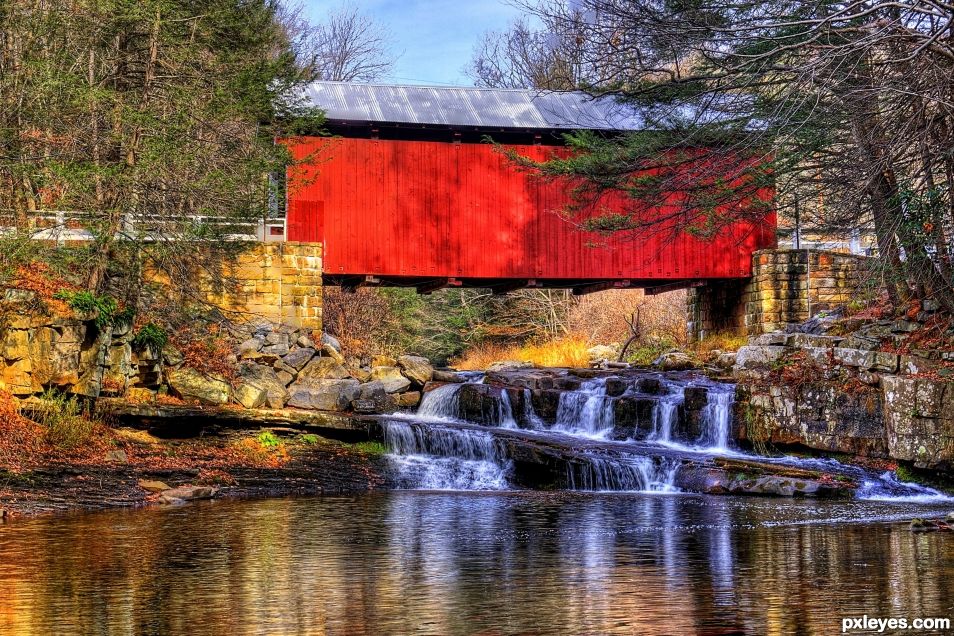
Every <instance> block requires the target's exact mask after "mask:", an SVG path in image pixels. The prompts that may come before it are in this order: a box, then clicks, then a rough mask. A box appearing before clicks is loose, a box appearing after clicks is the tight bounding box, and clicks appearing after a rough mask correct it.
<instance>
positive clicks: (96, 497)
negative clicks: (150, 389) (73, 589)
mask: <svg viewBox="0 0 954 636" xmlns="http://www.w3.org/2000/svg"><path fill="white" fill-rule="evenodd" d="M277 433H279V434H282V435H281V436H279V435H278V434H276V431H260V430H245V431H242V430H235V431H229V432H228V433H227V434H222V435H213V436H209V437H201V438H193V439H175V440H171V439H170V440H163V439H159V438H156V437H153V436H152V435H149V434H148V433H146V432H145V431H141V430H132V429H126V428H124V429H110V430H109V431H108V435H109V440H110V442H109V444H108V445H107V446H108V450H103V449H84V450H83V451H80V452H75V453H73V454H72V455H71V456H69V457H67V458H64V459H62V460H60V461H48V462H36V463H30V464H28V465H26V466H19V467H18V468H17V469H16V470H9V469H2V468H0V511H2V512H0V515H2V516H3V518H4V519H14V518H16V517H27V516H35V515H40V514H48V513H58V512H67V511H77V510H97V509H105V508H136V507H143V506H151V505H176V504H178V503H180V502H181V501H183V500H187V499H193V498H194V499H202V498H211V497H215V498H261V497H282V496H288V495H318V494H343V493H356V492H366V491H370V490H375V489H378V488H381V487H385V486H386V484H387V476H386V473H385V470H384V461H385V460H384V457H383V450H384V449H383V447H382V446H381V445H380V444H375V443H356V444H349V443H344V442H338V441H334V440H330V439H327V438H325V437H320V436H318V435H315V434H310V433H305V434H301V433H295V432H293V431H277Z"/></svg>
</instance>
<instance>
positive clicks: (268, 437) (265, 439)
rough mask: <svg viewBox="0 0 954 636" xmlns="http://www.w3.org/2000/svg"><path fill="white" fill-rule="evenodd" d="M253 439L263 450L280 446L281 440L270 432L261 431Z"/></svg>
mask: <svg viewBox="0 0 954 636" xmlns="http://www.w3.org/2000/svg"><path fill="white" fill-rule="evenodd" d="M255 439H257V440H258V443H259V444H261V445H262V446H264V447H265V448H278V447H279V446H281V444H282V440H281V439H279V437H278V436H277V435H275V433H273V432H272V431H262V432H261V433H259V434H258V437H256V438H255Z"/></svg>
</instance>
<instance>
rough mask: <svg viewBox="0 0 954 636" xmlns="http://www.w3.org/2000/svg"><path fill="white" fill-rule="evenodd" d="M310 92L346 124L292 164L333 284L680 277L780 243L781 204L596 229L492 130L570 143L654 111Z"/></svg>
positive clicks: (298, 142) (313, 140)
mask: <svg viewBox="0 0 954 636" xmlns="http://www.w3.org/2000/svg"><path fill="white" fill-rule="evenodd" d="M309 94H310V97H311V99H312V101H313V103H315V104H316V105H318V106H320V107H321V108H322V109H324V110H325V112H326V114H327V117H328V126H329V128H330V130H331V131H332V132H333V133H334V135H335V136H334V137H305V138H297V139H294V140H287V141H286V143H288V144H289V146H290V149H291V151H292V153H293V155H294V156H295V157H296V159H299V160H302V159H306V158H309V157H311V159H308V160H307V161H305V162H304V163H303V164H301V165H299V166H298V167H297V168H295V170H294V171H293V173H292V174H291V175H290V180H289V182H290V183H291V184H292V185H291V186H290V193H289V203H288V211H287V229H286V232H287V239H288V240H289V241H301V242H320V243H322V244H323V245H324V263H323V268H324V269H323V271H324V282H325V283H326V284H333V285H342V286H345V287H349V288H355V287H358V286H361V285H401V286H416V287H417V288H418V289H419V290H420V291H422V292H428V291H431V290H433V289H438V288H440V287H444V286H472V287H485V288H491V289H494V290H497V291H501V292H502V291H508V290H511V289H516V288H520V287H527V286H529V287H563V288H573V289H574V291H576V292H577V293H585V292H587V291H594V290H599V289H606V288H610V287H644V288H656V289H670V288H675V287H679V286H689V285H695V284H699V283H702V282H705V281H707V280H713V279H739V278H746V277H749V276H750V275H751V255H752V252H753V251H755V250H758V249H762V248H765V247H773V246H774V245H775V215H774V213H768V214H766V215H765V216H764V218H762V219H759V220H758V221H748V222H738V223H735V224H734V225H732V226H731V227H730V228H729V229H728V230H726V231H724V232H722V233H720V235H719V236H718V237H717V238H715V239H714V240H711V241H707V240H703V239H699V238H695V237H692V236H689V235H687V234H684V233H683V234H680V235H679V236H677V237H675V238H673V237H672V236H668V235H665V234H657V235H649V236H645V237H642V238H637V239H636V240H633V239H632V238H628V237H627V238H620V237H609V238H607V237H606V236H603V235H600V234H596V233H592V232H586V231H582V230H581V229H579V227H578V224H575V223H572V222H570V221H569V220H567V218H565V215H563V214H561V212H563V210H564V209H565V207H566V205H567V203H568V202H569V197H568V193H567V187H566V185H565V184H561V183H558V182H553V181H546V180H543V179H541V178H539V177H537V176H536V175H534V174H532V173H530V172H528V171H526V170H521V169H519V168H517V167H516V166H515V164H514V163H513V162H512V161H511V160H510V159H508V158H507V157H506V156H505V155H504V154H503V153H501V152H500V151H499V149H498V148H495V147H494V146H493V145H491V144H488V143H486V141H485V140H486V137H491V138H493V139H494V141H496V142H498V143H500V144H502V145H504V146H505V147H507V148H511V149H513V150H515V151H517V152H518V153H519V154H521V155H524V156H527V157H531V158H534V159H545V158H548V157H550V156H553V155H554V154H563V155H565V154H566V152H567V150H566V148H564V147H562V134H563V133H565V132H567V131H568V130H573V129H590V130H597V131H601V132H602V133H605V134H618V133H619V132H620V131H623V130H632V129H636V128H638V127H639V126H640V122H639V121H637V120H636V119H634V117H632V116H631V115H630V114H627V113H626V112H624V111H623V110H622V109H621V108H620V107H618V106H616V105H615V104H612V103H608V102H606V101H604V100H592V99H590V98H588V97H586V96H584V95H581V94H576V93H540V92H537V91H522V90H521V91H517V90H488V89H473V88H429V87H401V86H368V85H355V84H343V83H335V82H318V83H316V84H314V85H313V86H312V88H311V90H310V93H309ZM762 194H763V195H764V196H767V197H769V198H770V197H771V192H766V193H762ZM627 204H630V205H631V204H632V202H631V201H629V202H627V201H625V200H624V199H623V198H622V197H618V198H617V200H616V201H615V202H612V201H611V202H610V206H611V207H616V206H620V209H622V206H625V205H627ZM660 209H662V206H660Z"/></svg>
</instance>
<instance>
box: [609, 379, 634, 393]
mask: <svg viewBox="0 0 954 636" xmlns="http://www.w3.org/2000/svg"><path fill="white" fill-rule="evenodd" d="M631 384H632V382H630V381H629V380H625V379H623V378H607V379H606V395H608V396H610V397H619V396H621V395H622V394H623V393H626V389H628V388H629V387H630V385H631Z"/></svg>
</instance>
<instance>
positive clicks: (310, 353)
mask: <svg viewBox="0 0 954 636" xmlns="http://www.w3.org/2000/svg"><path fill="white" fill-rule="evenodd" d="M314 357H315V350H314V349H309V348H304V349H296V350H294V351H292V352H291V353H289V354H288V355H286V356H285V357H284V358H282V362H283V363H285V364H287V365H288V366H289V367H291V368H293V369H295V370H296V371H301V370H302V369H303V368H304V366H305V365H306V364H308V363H309V362H311V359H312V358H314Z"/></svg>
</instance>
